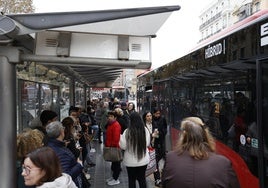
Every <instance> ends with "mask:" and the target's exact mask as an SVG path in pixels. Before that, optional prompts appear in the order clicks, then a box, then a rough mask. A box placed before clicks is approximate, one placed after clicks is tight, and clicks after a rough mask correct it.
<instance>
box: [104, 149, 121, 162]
mask: <svg viewBox="0 0 268 188" xmlns="http://www.w3.org/2000/svg"><path fill="white" fill-rule="evenodd" d="M103 158H104V160H105V161H110V162H117V161H122V160H123V154H122V150H121V149H120V148H117V147H104V148H103Z"/></svg>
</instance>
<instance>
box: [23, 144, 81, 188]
mask: <svg viewBox="0 0 268 188" xmlns="http://www.w3.org/2000/svg"><path fill="white" fill-rule="evenodd" d="M22 176H23V177H24V182H25V185H26V186H36V187H37V188H77V186H76V185H75V183H74V182H73V180H72V178H71V176H70V175H68V174H65V173H62V171H61V167H60V162H59V159H58V157H57V155H56V153H55V152H54V151H53V149H51V148H50V147H41V148H38V149H36V150H34V151H32V152H31V153H29V154H28V155H27V156H26V158H25V159H24V162H23V165H22Z"/></svg>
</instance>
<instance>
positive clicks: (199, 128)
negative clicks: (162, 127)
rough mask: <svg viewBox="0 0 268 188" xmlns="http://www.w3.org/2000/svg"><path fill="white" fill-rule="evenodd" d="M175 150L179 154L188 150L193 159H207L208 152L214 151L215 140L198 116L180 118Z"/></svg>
mask: <svg viewBox="0 0 268 188" xmlns="http://www.w3.org/2000/svg"><path fill="white" fill-rule="evenodd" d="M176 151H177V152H178V154H179V155H180V154H182V153H184V152H185V151H188V152H189V154H190V156H192V157H193V158H195V159H207V158H208V157H209V152H214V151H215V140H214V138H213V137H212V135H211V133H210V132H209V130H208V128H207V127H206V126H205V124H204V123H203V121H202V120H201V119H200V118H198V117H188V118H185V119H183V120H182V122H181V134H180V137H179V140H178V143H177V147H176Z"/></svg>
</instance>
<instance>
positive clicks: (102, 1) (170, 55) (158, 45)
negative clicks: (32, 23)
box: [33, 0, 216, 69]
mask: <svg viewBox="0 0 268 188" xmlns="http://www.w3.org/2000/svg"><path fill="white" fill-rule="evenodd" d="M215 1H216V0H94V1H93V0H33V3H34V6H35V12H37V13H38V12H66V11H90V10H105V9H118V8H136V7H152V6H168V5H179V6H180V7H181V9H180V10H179V11H174V12H173V13H172V14H171V16H170V17H169V18H168V19H167V21H166V22H165V23H164V24H163V25H162V27H161V28H160V29H159V30H158V32H157V33H156V36H157V37H156V38H153V39H152V69H154V68H157V67H159V66H161V65H164V64H166V63H169V62H171V61H173V60H175V59H177V58H179V57H182V56H183V55H186V54H187V53H188V52H189V51H190V50H191V49H193V48H194V47H195V46H196V45H197V43H198V41H199V40H200V38H201V34H200V33H199V30H198V28H199V25H200V23H201V22H200V19H199V15H200V14H201V11H203V10H204V9H205V8H206V7H208V6H209V4H211V3H213V2H215Z"/></svg>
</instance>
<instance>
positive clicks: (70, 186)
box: [37, 173, 77, 188]
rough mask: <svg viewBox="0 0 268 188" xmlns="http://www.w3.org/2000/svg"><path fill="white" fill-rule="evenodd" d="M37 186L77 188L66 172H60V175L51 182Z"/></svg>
mask: <svg viewBox="0 0 268 188" xmlns="http://www.w3.org/2000/svg"><path fill="white" fill-rule="evenodd" d="M37 188H77V186H76V185H75V183H74V182H73V180H72V178H71V176H69V175H68V174H65V173H62V176H60V177H58V178H57V179H55V180H54V181H52V182H46V183H44V184H43V185H41V186H37Z"/></svg>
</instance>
